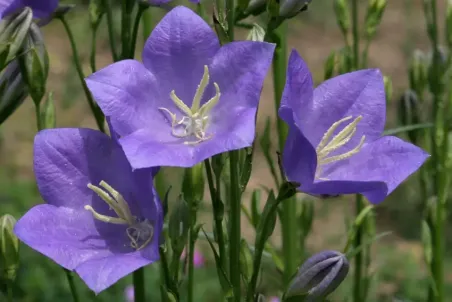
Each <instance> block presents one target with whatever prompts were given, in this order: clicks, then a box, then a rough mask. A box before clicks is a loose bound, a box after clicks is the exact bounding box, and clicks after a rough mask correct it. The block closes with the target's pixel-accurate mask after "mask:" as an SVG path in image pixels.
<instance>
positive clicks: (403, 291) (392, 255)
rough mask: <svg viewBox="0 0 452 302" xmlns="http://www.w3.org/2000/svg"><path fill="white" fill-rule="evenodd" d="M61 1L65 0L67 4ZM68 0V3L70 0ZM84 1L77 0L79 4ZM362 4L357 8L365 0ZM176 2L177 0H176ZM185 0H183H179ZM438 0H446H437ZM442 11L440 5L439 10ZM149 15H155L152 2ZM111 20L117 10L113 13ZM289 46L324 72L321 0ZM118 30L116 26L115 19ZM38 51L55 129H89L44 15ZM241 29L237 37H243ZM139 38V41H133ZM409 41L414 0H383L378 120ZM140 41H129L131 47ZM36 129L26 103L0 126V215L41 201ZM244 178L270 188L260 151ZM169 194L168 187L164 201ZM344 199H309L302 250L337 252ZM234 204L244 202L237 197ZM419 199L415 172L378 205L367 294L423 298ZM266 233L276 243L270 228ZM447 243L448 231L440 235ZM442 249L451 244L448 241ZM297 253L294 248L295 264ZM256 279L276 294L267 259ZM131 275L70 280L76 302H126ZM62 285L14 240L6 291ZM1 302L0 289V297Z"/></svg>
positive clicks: (374, 59)
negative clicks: (16, 253)
mask: <svg viewBox="0 0 452 302" xmlns="http://www.w3.org/2000/svg"><path fill="white" fill-rule="evenodd" d="M66 2H67V1H66ZM73 2H74V1H71V3H73ZM83 2H85V3H83ZM86 2H88V1H80V3H79V4H80V5H78V6H77V7H76V8H75V9H73V11H72V12H71V13H70V14H69V21H70V24H71V26H72V28H73V31H74V33H75V35H76V39H77V41H78V45H79V50H80V51H81V59H82V61H83V62H84V69H85V73H86V74H87V75H88V74H89V73H90V69H89V63H88V61H89V50H90V47H89V39H88V38H89V36H88V33H89V30H90V27H89V22H88V16H87V7H86V6H84V5H86ZM361 2H362V4H363V5H362V8H363V13H362V14H361V15H364V9H365V8H366V1H361ZM181 3H182V1H181ZM184 3H188V1H184ZM439 4H440V5H441V6H444V5H445V1H439ZM439 11H443V10H441V9H440V10H439ZM156 12H157V13H156V16H154V17H155V19H154V21H155V22H157V21H158V19H159V18H160V17H161V15H162V14H163V11H161V10H159V9H156ZM115 19H116V20H117V21H118V24H119V16H117V17H116V18H115ZM289 24H290V25H289V27H290V37H289V49H291V48H296V49H297V50H298V51H299V52H300V54H301V55H302V56H303V57H304V59H305V60H306V61H307V62H308V64H309V66H310V68H311V70H312V72H313V73H314V77H315V79H316V82H320V81H321V80H322V77H323V62H324V60H325V59H326V57H327V56H328V55H329V53H330V52H331V51H332V50H333V49H339V48H340V47H342V45H343V41H342V37H341V35H340V32H339V29H338V28H337V26H336V23H335V18H334V14H333V7H332V2H331V1H330V0H315V1H313V3H312V5H311V6H310V8H309V10H308V11H307V12H304V13H302V14H300V15H299V16H298V17H297V18H295V19H293V20H291V21H290V23H289ZM118 28H119V26H118ZM43 31H44V35H45V40H46V45H47V49H48V52H49V55H50V76H49V81H48V91H54V93H55V94H54V99H55V100H56V105H57V126H58V127H90V128H95V123H94V121H93V119H92V118H91V116H90V111H89V108H88V106H87V104H86V101H85V99H84V95H83V92H82V90H81V87H80V83H79V81H78V78H77V74H76V72H75V68H74V66H73V64H72V60H71V56H72V53H71V49H70V45H69V42H68V39H67V37H66V34H65V32H64V30H63V28H62V25H61V23H60V22H58V21H53V22H52V23H51V24H50V25H48V26H46V27H45V28H44V29H43ZM245 35H246V32H245V31H242V32H240V33H239V36H241V37H245ZM142 43H143V41H140V44H142ZM97 47H98V55H97V65H98V68H101V67H103V66H106V65H108V64H110V63H111V56H110V52H109V49H108V40H107V35H106V28H105V24H104V23H103V25H102V28H101V30H100V32H99V35H98V41H97ZM415 48H420V49H422V50H425V51H428V40H427V37H426V34H425V25H424V19H423V13H422V3H421V1H420V0H419V1H414V0H396V1H389V3H388V7H387V9H386V12H385V14H384V17H383V21H382V24H381V26H380V29H379V31H378V34H377V37H376V40H375V42H374V43H373V45H372V46H371V49H370V53H369V60H370V62H369V66H370V67H377V68H380V69H381V70H382V71H383V73H384V74H385V75H388V76H390V77H391V78H392V80H393V84H394V97H393V100H392V101H391V102H390V103H389V104H388V118H387V120H388V122H387V127H388V128H391V127H394V126H396V125H397V120H396V115H395V108H396V106H397V105H396V103H395V102H396V100H397V99H398V96H399V95H400V94H401V93H402V92H403V90H404V89H405V88H406V87H407V82H408V80H407V73H406V69H407V61H408V58H409V55H410V54H411V52H412V51H413V50H414V49H415ZM140 49H141V47H137V51H139V50H140ZM273 108H274V105H273V94H272V86H271V78H270V75H269V77H268V78H267V80H266V82H265V87H264V91H263V94H262V98H261V105H260V113H259V118H258V132H262V130H263V126H264V122H265V118H266V117H267V116H271V117H272V118H274V113H273ZM34 135H35V120H34V107H33V104H32V102H31V100H27V101H26V102H25V103H24V105H22V106H21V107H20V108H19V110H18V111H17V112H16V113H15V114H14V115H13V116H12V117H11V118H10V119H9V120H8V121H7V122H6V123H5V124H4V125H2V127H1V129H0V167H1V169H0V204H1V206H0V214H4V213H10V214H12V215H14V216H15V217H16V218H19V217H20V216H21V215H23V214H24V213H25V211H27V209H29V208H30V207H31V206H33V205H35V204H37V203H39V202H42V201H41V200H40V196H39V193H38V191H37V188H36V185H35V183H34V179H33V171H32V153H33V150H32V145H33V137H34ZM253 168H254V169H253V176H252V179H251V181H250V183H249V186H248V188H249V191H251V190H253V189H255V188H258V187H259V186H261V185H264V186H267V187H272V185H273V184H272V180H271V177H270V174H269V172H268V170H267V166H266V164H265V162H264V160H263V159H262V155H261V153H260V151H258V152H257V155H256V157H255V164H254V166H253ZM179 172H180V171H179V170H177V169H174V170H169V171H166V172H165V173H166V175H167V176H168V177H169V178H171V180H172V182H174V183H177V178H178V177H179V175H180V173H179ZM176 194H177V189H175V190H173V195H171V198H173V199H174V197H175V196H176ZM351 201H352V199H351V198H348V197H345V198H342V199H332V200H316V201H315V204H316V216H315V222H314V226H313V231H312V233H311V234H310V235H309V237H308V240H307V246H306V249H307V253H311V252H317V251H320V250H322V249H341V247H342V246H343V244H344V242H345V236H346V231H345V225H346V224H345V221H347V220H348V219H350V218H351V217H352V215H353V214H352V213H353V202H351ZM243 202H244V203H245V204H247V203H248V202H249V196H248V195H247V194H245V196H244V200H243ZM420 204H421V201H420V200H419V199H418V188H417V181H416V176H413V177H411V178H410V179H409V180H408V181H407V182H406V183H405V184H403V185H402V186H401V187H400V188H399V189H397V190H396V191H395V192H394V193H393V194H392V195H391V196H390V197H389V198H388V199H387V200H386V202H385V203H384V204H383V205H381V206H379V207H378V211H377V223H378V231H381V232H383V231H392V233H391V235H389V236H386V237H385V238H384V239H382V240H380V241H378V242H377V243H376V244H374V248H373V251H374V257H373V263H372V269H373V271H374V272H375V278H376V279H375V280H376V282H375V286H374V288H373V290H372V295H371V297H370V299H369V301H388V302H389V301H421V302H422V301H424V300H425V298H424V297H425V295H426V290H427V284H428V282H429V281H428V279H427V270H426V267H425V265H424V261H423V252H422V246H421V244H420V241H419V231H420V217H421V210H420V209H421V207H420V206H419V205H420ZM201 210H202V214H201V215H200V216H201V217H200V221H201V222H205V223H206V224H207V225H210V221H211V218H210V216H209V211H210V205H209V203H206V204H205V207H204V208H202V209H201ZM244 225H245V226H244V228H245V229H244V231H243V234H244V236H245V238H247V239H248V240H251V239H252V238H253V236H254V230H253V229H252V228H251V227H249V225H248V224H246V222H245V221H244ZM272 240H273V241H274V242H275V244H277V245H279V243H280V235H279V229H277V230H276V232H275V234H274V236H273V238H272ZM448 241H450V238H448ZM449 246H450V245H449ZM199 249H200V251H202V252H203V253H204V256H205V258H206V263H205V266H204V267H203V268H199V269H197V271H196V278H197V281H196V283H195V284H196V301H201V302H204V301H206V302H207V301H212V302H216V301H219V298H218V296H217V295H218V293H219V291H220V287H219V285H218V282H217V279H216V271H215V265H214V262H213V260H212V254H211V252H210V250H209V249H208V247H207V246H205V245H204V244H203V242H202V241H201V242H200V245H199ZM302 256H303V255H300V261H301V259H302ZM448 257H449V258H448V259H447V261H446V263H444V265H445V267H446V269H445V271H446V280H447V282H448V284H447V293H448V294H447V295H446V296H450V297H452V274H450V273H449V271H450V270H449V269H448V268H450V267H452V258H451V257H450V255H448ZM266 267H267V269H266V271H265V274H264V276H263V278H262V281H261V285H260V289H261V291H262V292H263V293H265V294H267V295H278V294H280V293H279V292H278V289H279V290H280V289H281V286H280V285H281V284H280V282H281V277H280V276H279V273H278V272H277V271H276V270H275V269H274V268H272V266H271V265H267V266H266ZM146 278H147V279H146V280H147V285H148V290H147V292H148V294H149V301H152V302H154V301H155V302H157V301H160V298H159V284H160V281H159V269H158V266H157V265H154V266H150V267H149V268H147V269H146ZM350 281H351V278H350V277H349V278H348V279H347V280H346V282H345V283H344V284H343V285H342V286H341V287H340V288H339V290H338V291H337V292H336V293H335V294H334V295H333V296H332V299H331V300H332V301H347V300H346V299H347V296H348V295H349V293H350V286H349V282H350ZM131 282H132V280H131V277H127V278H124V279H123V280H121V281H120V282H119V283H117V284H116V285H114V286H113V287H111V288H110V289H108V290H107V291H105V292H103V293H102V294H100V295H99V296H95V295H94V294H92V293H91V292H90V291H89V290H88V289H87V288H86V287H85V286H84V285H83V283H82V282H81V281H80V280H79V279H77V286H78V288H79V291H80V292H81V293H82V295H83V299H82V301H126V300H125V296H124V288H125V287H126V286H127V285H130V284H131ZM69 293H70V292H69V288H68V285H67V283H66V279H65V275H64V273H63V271H62V270H61V268H59V267H58V266H57V265H56V264H54V263H53V262H52V261H51V260H48V259H47V258H45V257H44V256H42V255H40V254H38V253H36V252H34V251H32V250H31V249H29V248H28V247H26V246H24V245H22V250H21V266H20V271H19V274H18V279H17V288H15V295H16V300H17V301H19V302H38V301H39V302H41V301H44V302H45V301H63V300H67V301H71V300H70V299H71V296H70V294H69ZM0 300H1V296H0Z"/></svg>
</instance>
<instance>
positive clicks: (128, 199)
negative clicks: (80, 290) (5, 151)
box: [15, 129, 163, 293]
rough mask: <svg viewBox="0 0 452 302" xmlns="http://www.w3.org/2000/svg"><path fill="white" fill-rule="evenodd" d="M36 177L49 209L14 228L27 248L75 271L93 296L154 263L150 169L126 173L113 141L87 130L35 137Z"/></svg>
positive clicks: (155, 220)
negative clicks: (91, 291) (92, 292)
mask: <svg viewBox="0 0 452 302" xmlns="http://www.w3.org/2000/svg"><path fill="white" fill-rule="evenodd" d="M34 172H35V176H36V181H37V184H38V188H39V191H40V193H41V195H42V197H43V199H44V200H45V201H46V202H47V204H41V205H37V206H35V207H33V208H32V209H31V210H30V211H28V212H27V213H26V214H25V215H24V216H23V217H22V218H21V219H20V220H19V221H18V222H17V224H16V226H15V233H16V235H17V236H18V237H19V239H20V240H22V241H23V242H24V243H25V244H27V245H29V246H30V247H31V248H33V249H35V250H37V251H38V252H41V253H42V254H44V255H45V256H47V257H49V258H51V259H52V260H54V261H55V262H56V263H58V264H59V265H61V266H63V267H64V268H66V269H68V270H75V271H76V272H77V273H78V275H79V276H80V277H81V278H82V279H83V280H84V281H85V283H86V284H87V285H88V286H89V287H90V288H91V289H92V290H93V291H95V292H96V293H99V292H101V291H102V290H104V289H106V288H107V287H109V286H110V285H112V284H113V283H115V282H116V281H118V280H119V279H120V278H122V277H124V276H126V275H128V274H130V273H131V272H133V271H135V270H136V269H138V268H140V267H142V266H145V265H148V264H150V263H153V262H155V261H157V260H158V259H159V251H158V246H159V240H160V233H161V230H162V227H163V214H162V212H163V211H162V208H161V205H160V201H159V199H158V196H157V194H156V192H155V190H154V187H153V176H154V175H155V173H156V169H142V170H139V171H134V172H132V169H131V167H130V164H129V163H128V161H127V159H126V157H125V155H124V152H123V151H122V149H121V147H120V146H119V145H118V144H117V142H116V141H115V140H114V139H111V138H110V137H108V136H107V135H105V134H103V133H101V132H99V131H95V130H91V129H51V130H44V131H41V132H39V133H38V134H37V136H36V138H35V143H34Z"/></svg>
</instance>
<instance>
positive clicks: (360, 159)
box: [279, 50, 429, 204]
mask: <svg viewBox="0 0 452 302" xmlns="http://www.w3.org/2000/svg"><path fill="white" fill-rule="evenodd" d="M385 115H386V101H385V91H384V84H383V78H382V75H381V73H380V71H378V70H376V69H367V70H360V71H356V72H351V73H347V74H344V75H340V76H338V77H335V78H332V79H330V80H328V81H325V82H324V83H323V84H321V85H320V86H318V87H317V88H315V89H313V82H312V77H311V73H310V71H309V69H308V67H307V65H306V63H305V62H304V61H303V60H302V59H301V57H300V56H299V55H298V53H297V52H296V51H295V50H294V51H292V53H291V55H290V59H289V65H288V70H287V80H286V86H285V88H284V93H283V97H282V101H281V107H280V109H279V116H280V117H281V118H282V119H283V120H284V121H285V122H286V123H287V124H288V125H289V135H288V138H287V141H286V145H285V148H284V153H283V166H284V169H285V173H286V175H287V177H288V179H289V180H290V181H295V182H298V183H300V187H299V190H300V191H302V192H305V193H308V194H314V195H317V194H322V195H323V194H326V195H337V194H352V193H360V194H363V195H364V196H365V197H367V199H368V200H369V201H370V202H371V203H374V204H376V203H379V202H381V201H383V200H384V199H385V198H386V196H388V194H390V193H391V192H392V191H393V190H394V189H395V188H396V187H397V186H398V185H399V184H400V183H401V182H402V181H403V180H404V179H406V178H407V177H408V176H409V175H411V174H412V173H413V172H415V171H416V170H417V169H418V168H419V167H420V166H421V165H422V164H423V163H424V161H425V160H426V159H427V157H429V155H428V154H427V153H426V152H424V151H423V150H422V149H420V148H418V147H416V146H414V145H412V144H409V143H406V142H404V141H402V140H401V139H399V138H397V137H394V136H382V134H383V129H384V125H385Z"/></svg>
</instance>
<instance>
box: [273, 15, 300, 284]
mask: <svg viewBox="0 0 452 302" xmlns="http://www.w3.org/2000/svg"><path fill="white" fill-rule="evenodd" d="M266 40H267V41H269V42H274V43H276V50H275V54H274V57H273V89H274V97H275V101H274V104H275V114H277V112H278V110H279V106H280V104H281V97H282V93H283V90H284V85H285V82H286V66H287V23H283V24H281V25H280V26H279V28H278V29H276V30H275V31H274V32H273V33H271V34H269V35H268V37H267V39H266ZM276 120H277V129H278V144H279V145H278V146H279V150H280V151H282V150H283V149H284V143H285V140H286V136H287V126H286V125H285V124H284V122H283V121H282V120H281V119H279V118H277V119H276ZM282 176H283V177H284V175H282ZM282 211H283V215H284V220H282V221H281V224H282V237H283V238H282V245H283V255H284V257H283V258H284V274H283V279H284V284H285V285H288V283H289V282H290V279H291V278H292V275H293V273H294V272H295V269H296V267H297V264H298V260H297V259H298V257H299V255H298V250H297V249H298V247H297V242H296V240H294V239H293V234H294V231H295V230H296V229H297V217H296V212H297V211H296V204H295V202H294V200H293V198H291V199H289V200H287V201H286V202H285V203H284V204H283V205H282Z"/></svg>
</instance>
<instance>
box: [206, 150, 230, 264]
mask: <svg viewBox="0 0 452 302" xmlns="http://www.w3.org/2000/svg"><path fill="white" fill-rule="evenodd" d="M204 165H205V167H206V175H207V183H208V185H209V191H210V199H211V200H212V208H213V218H214V224H215V235H216V239H217V243H218V248H219V254H220V262H221V266H222V267H223V269H226V268H225V262H224V260H225V256H226V245H225V241H224V234H223V209H222V208H221V201H220V200H219V199H218V195H217V193H216V192H215V187H214V184H213V175H212V167H211V166H210V160H209V159H206V160H205V161H204ZM217 190H218V187H217Z"/></svg>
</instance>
